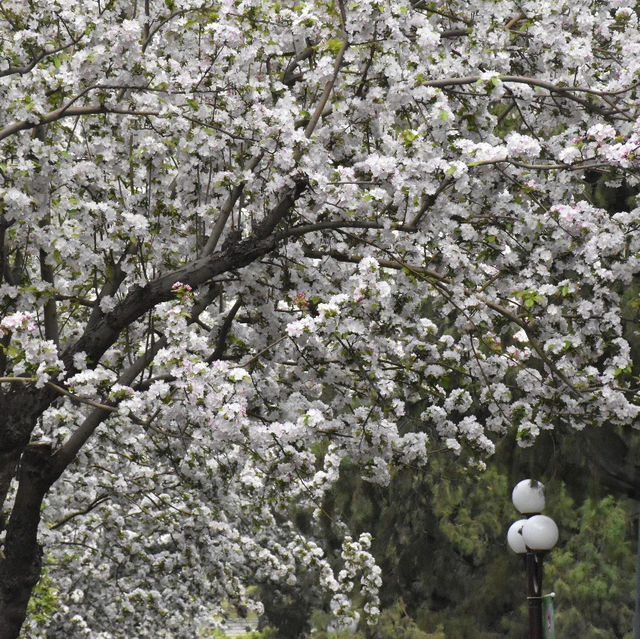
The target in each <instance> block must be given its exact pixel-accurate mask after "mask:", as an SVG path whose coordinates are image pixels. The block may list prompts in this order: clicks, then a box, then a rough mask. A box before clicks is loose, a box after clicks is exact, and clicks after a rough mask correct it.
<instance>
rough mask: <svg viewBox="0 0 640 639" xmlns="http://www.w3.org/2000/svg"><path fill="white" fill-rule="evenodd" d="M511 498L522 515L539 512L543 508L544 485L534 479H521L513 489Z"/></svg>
mask: <svg viewBox="0 0 640 639" xmlns="http://www.w3.org/2000/svg"><path fill="white" fill-rule="evenodd" d="M511 500H512V501H513V505H514V506H515V507H516V510H517V511H518V512H520V513H522V514H523V515H531V514H533V513H539V512H541V511H542V510H543V509H544V503H545V502H544V486H543V485H542V484H541V483H540V482H539V481H536V480H535V479H523V480H522V481H521V482H518V483H517V484H516V487H515V488H514V489H513V493H512V494H511Z"/></svg>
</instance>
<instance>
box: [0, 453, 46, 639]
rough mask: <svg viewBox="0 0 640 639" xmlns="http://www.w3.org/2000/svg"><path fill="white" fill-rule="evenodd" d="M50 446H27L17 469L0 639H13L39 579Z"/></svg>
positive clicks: (0, 565)
mask: <svg viewBox="0 0 640 639" xmlns="http://www.w3.org/2000/svg"><path fill="white" fill-rule="evenodd" d="M50 468H51V447H50V446H49V445H30V446H27V448H26V449H25V451H24V453H23V454H22V458H21V460H20V467H19V470H18V482H19V484H18V492H17V494H16V498H15V502H14V504H13V509H12V511H11V517H10V518H9V522H8V525H7V535H6V540H5V546H4V556H3V557H1V558H0V639H16V638H17V637H18V635H19V634H20V628H21V627H22V624H23V623H24V620H25V616H26V613H27V604H28V603H29V599H30V597H31V592H32V591H33V588H34V587H35V585H36V584H37V583H38V579H39V578H40V570H41V568H42V548H41V546H40V544H38V539H37V536H38V524H39V523H40V507H41V504H42V500H43V498H44V495H45V494H46V492H47V490H48V489H49V487H50V486H51V472H50Z"/></svg>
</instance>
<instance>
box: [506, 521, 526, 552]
mask: <svg viewBox="0 0 640 639" xmlns="http://www.w3.org/2000/svg"><path fill="white" fill-rule="evenodd" d="M526 523H527V520H526V519H518V521H514V522H513V523H512V524H511V526H509V531H508V532H507V543H508V544H509V548H511V550H513V552H517V553H518V554H519V555H522V554H524V553H525V552H527V544H525V543H524V537H523V536H522V528H523V527H524V525H525V524H526Z"/></svg>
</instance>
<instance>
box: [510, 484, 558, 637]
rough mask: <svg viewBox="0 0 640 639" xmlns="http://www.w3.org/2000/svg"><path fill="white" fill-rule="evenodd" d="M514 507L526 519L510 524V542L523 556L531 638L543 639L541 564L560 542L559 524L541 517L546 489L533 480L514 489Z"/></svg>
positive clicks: (549, 518)
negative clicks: (545, 553)
mask: <svg viewBox="0 0 640 639" xmlns="http://www.w3.org/2000/svg"><path fill="white" fill-rule="evenodd" d="M511 498H512V501H513V505H514V506H515V507H516V510H518V511H519V512H520V513H521V514H523V515H525V516H526V519H519V520H518V521H516V522H514V523H513V524H511V526H510V527H509V531H508V532H507V543H508V544H509V547H510V548H511V550H513V551H514V552H516V553H518V554H519V555H524V559H525V567H526V572H527V600H528V602H529V639H543V636H544V635H543V624H542V562H543V558H544V552H545V551H547V550H551V549H552V548H553V547H554V546H555V545H556V542H557V541H558V527H557V526H556V523H555V522H554V521H553V519H551V517H547V516H546V515H541V514H540V511H541V510H543V509H544V506H545V499H544V486H543V485H542V484H541V483H540V482H538V481H535V480H533V479H524V480H522V481H521V482H520V483H518V484H517V486H516V487H515V488H514V489H513V493H512V496H511Z"/></svg>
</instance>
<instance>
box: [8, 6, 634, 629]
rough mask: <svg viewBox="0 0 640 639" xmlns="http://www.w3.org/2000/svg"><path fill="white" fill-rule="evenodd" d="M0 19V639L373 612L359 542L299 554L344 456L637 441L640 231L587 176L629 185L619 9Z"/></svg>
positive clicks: (129, 9) (347, 540)
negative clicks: (233, 616) (226, 609)
mask: <svg viewBox="0 0 640 639" xmlns="http://www.w3.org/2000/svg"><path fill="white" fill-rule="evenodd" d="M0 32H1V33H2V42H3V47H2V49H3V50H2V56H1V57H0V78H1V81H0V92H1V95H2V99H1V100H0V145H1V148H2V160H1V163H0V303H1V305H2V307H1V308H2V311H1V315H0V412H1V414H2V418H0V504H2V507H1V511H0V512H1V517H0V530H1V531H2V532H1V536H0V543H1V544H2V546H1V552H0V639H8V638H14V637H17V636H18V634H19V632H20V628H21V627H23V626H24V627H25V628H26V632H27V634H28V635H29V636H38V633H40V634H44V633H46V632H50V633H53V634H56V633H57V634H58V635H59V636H63V635H64V636H68V637H81V636H91V637H102V638H105V639H106V638H107V637H113V636H121V635H123V634H127V635H129V636H141V637H142V636H144V637H146V636H149V637H162V636H167V637H193V636H196V634H197V632H198V631H199V629H200V628H202V627H204V626H207V625H211V624H213V623H215V621H216V620H217V619H219V618H220V615H221V614H222V612H221V610H222V609H221V606H222V603H223V602H225V601H231V602H236V603H244V604H247V603H248V604H250V605H252V606H254V607H255V608H256V609H257V610H260V602H259V601H257V600H253V599H252V597H251V596H250V593H251V592H252V590H251V589H250V588H249V587H250V586H252V585H256V584H274V585H277V584H289V585H291V584H294V583H295V582H296V580H297V579H298V578H299V577H300V575H301V574H303V573H305V574H307V575H312V576H313V577H314V579H315V581H316V583H317V584H318V588H319V589H320V590H321V591H322V592H323V593H324V595H325V596H326V601H327V605H328V609H329V610H331V611H332V612H333V613H334V614H335V615H336V616H338V617H339V618H340V619H341V620H342V621H343V622H344V623H348V622H349V620H350V621H351V622H354V621H357V618H358V614H359V611H357V610H355V609H353V607H352V604H351V601H352V595H353V594H354V593H356V592H358V593H360V594H361V595H362V598H363V601H364V604H363V607H362V610H361V612H363V613H364V615H366V616H367V617H368V618H369V619H370V620H372V621H374V620H375V617H376V614H377V612H378V609H377V588H378V587H379V585H380V575H379V570H378V569H377V567H376V566H375V562H374V561H373V558H372V556H371V555H370V553H369V550H368V549H369V543H370V540H369V537H368V536H367V535H363V536H361V537H360V538H359V539H357V540H356V539H355V538H354V537H353V536H350V535H349V532H348V531H347V530H344V529H343V526H342V524H341V523H340V522H333V525H334V527H335V528H336V530H341V534H342V535H343V539H344V544H343V548H342V550H341V551H340V553H338V554H336V555H335V556H333V555H331V554H327V551H326V550H325V549H323V548H322V545H321V543H320V541H319V538H318V537H317V536H316V535H315V533H314V525H315V526H317V527H318V528H319V524H320V522H321V521H322V519H323V517H325V514H324V512H323V508H322V500H323V495H324V493H325V491H326V490H327V489H328V488H330V487H331V486H332V484H333V483H334V482H335V480H336V479H337V477H338V475H339V470H340V464H341V462H342V460H343V459H345V458H349V459H350V460H351V461H352V462H355V463H357V464H359V466H360V467H361V469H362V473H363V475H364V476H365V477H367V478H368V479H369V480H371V481H373V482H379V483H385V482H386V481H387V480H388V478H389V473H390V472H391V469H392V468H393V465H394V464H412V465H421V464H424V463H427V462H428V454H429V452H430V451H432V450H436V449H442V448H444V449H445V450H446V449H449V450H450V451H451V454H457V455H459V456H460V460H461V463H463V464H477V465H482V464H483V463H484V461H483V460H484V459H485V458H486V457H487V456H489V455H490V454H491V452H492V451H493V449H494V446H495V443H496V441H498V440H499V439H500V438H502V437H505V436H508V435H511V436H512V435H515V436H516V437H517V438H518V440H519V441H520V443H521V444H522V445H529V444H531V443H533V442H534V440H535V438H536V436H537V435H538V434H539V433H540V431H542V430H548V429H584V428H594V427H599V426H603V427H606V426H611V425H617V426H622V427H629V426H633V425H635V424H636V423H637V417H638V413H639V411H640V407H639V405H638V398H637V389H636V387H635V385H634V384H635V378H634V374H635V373H637V371H636V370H635V369H634V363H633V361H632V359H631V354H630V344H629V339H630V338H631V337H632V332H630V331H629V330H628V329H627V328H626V326H627V323H628V321H629V320H633V319H634V318H629V317H625V316H624V314H623V313H622V312H621V308H622V305H623V298H624V296H625V295H627V291H628V290H631V289H630V286H631V284H632V283H633V281H634V277H635V276H636V273H637V272H638V271H640V261H639V257H638V256H639V254H640V234H639V233H638V222H639V219H640V214H639V213H640V210H639V209H636V208H634V207H633V206H627V207H626V209H625V210H622V211H619V212H616V213H614V214H611V213H609V212H607V211H606V210H603V209H602V208H599V207H598V206H597V205H596V204H595V203H594V202H593V201H590V200H589V199H588V198H587V197H586V195H585V188H584V175H585V172H589V173H590V174H594V173H595V174H597V175H602V176H605V179H607V180H608V181H609V182H610V184H611V185H612V186H613V187H615V185H616V184H620V183H621V182H622V181H623V180H624V182H625V184H627V185H630V186H632V187H633V186H634V185H635V184H636V183H637V171H636V168H637V162H638V161H637V158H636V154H637V149H638V146H639V144H640V119H639V116H640V114H639V113H638V89H637V82H638V80H637V76H638V66H637V65H638V62H637V61H638V60H639V59H640V57H639V55H638V53H639V52H640V29H639V28H638V17H637V14H636V10H635V7H634V5H632V3H627V2H625V1H624V0H589V1H587V0H578V1H576V0H560V1H559V2H553V3H550V2H548V1H547V0H524V1H523V2H519V3H516V2H512V1H511V0H503V1H502V2H498V3H495V2H486V1H484V0H447V1H445V2H425V1H424V0H414V1H411V0H375V1H374V0H356V1H355V2H350V3H346V2H342V1H341V0H338V1H337V2H334V1H332V2H319V1H314V2H302V1H301V2H295V1H292V2H288V3H284V4H283V3H279V2H271V1H270V0H220V1H218V2H209V1H207V0H165V1H164V2H161V1H159V0H154V1H151V0H145V2H129V1H127V0H112V1H108V2H105V1H103V0H85V1H83V2H79V1H78V0H66V1H65V2H58V1H57V0H56V1H51V0H29V1H28V2H25V1H24V0H6V1H5V2H3V3H2V5H1V6H0ZM627 296H628V295H627ZM625 299H626V298H625ZM627 306H629V305H627ZM629 307H630V308H633V307H634V306H633V304H631V305H630V306H629ZM296 510H297V511H306V512H307V513H308V514H309V517H310V520H311V521H312V525H311V526H310V528H309V530H308V531H306V532H305V533H304V534H302V532H301V531H300V530H298V529H297V528H296V526H295V525H294V523H293V521H294V517H293V513H294V511H296ZM43 574H44V579H48V580H49V581H50V582H51V583H53V584H55V590H54V591H53V592H54V597H55V605H53V606H52V607H51V610H49V611H48V614H46V615H32V616H30V617H28V618H27V620H26V621H25V616H26V612H27V605H28V602H29V600H30V598H31V596H32V592H33V590H34V587H36V583H37V582H38V580H39V579H40V577H41V576H42V575H43ZM248 588H249V589H248ZM36 603H37V602H36Z"/></svg>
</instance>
